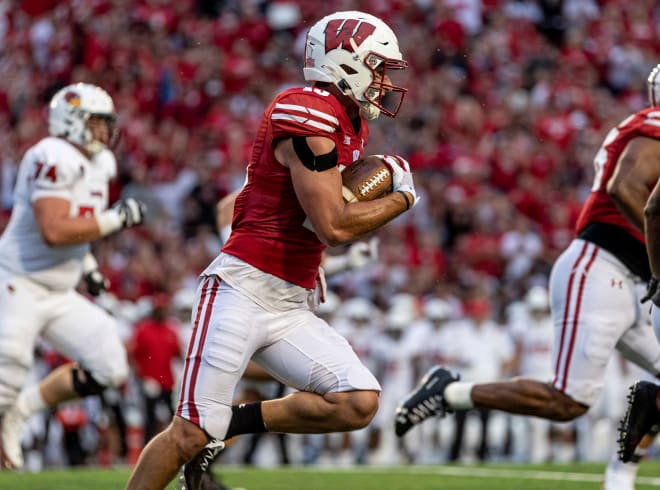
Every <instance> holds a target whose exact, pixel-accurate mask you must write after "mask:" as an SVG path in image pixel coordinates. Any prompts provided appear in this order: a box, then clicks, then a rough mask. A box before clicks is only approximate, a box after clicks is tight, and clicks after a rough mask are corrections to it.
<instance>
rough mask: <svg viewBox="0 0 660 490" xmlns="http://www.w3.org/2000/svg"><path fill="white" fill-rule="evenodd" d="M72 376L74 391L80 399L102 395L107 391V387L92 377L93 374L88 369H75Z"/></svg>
mask: <svg viewBox="0 0 660 490" xmlns="http://www.w3.org/2000/svg"><path fill="white" fill-rule="evenodd" d="M71 374H72V375H73V390H74V391H75V392H76V393H78V395H80V397H86V396H90V395H100V394H101V393H103V391H104V390H105V386H103V385H102V384H100V383H99V382H98V381H96V380H95V379H94V378H93V377H92V373H90V372H89V371H87V370H86V369H81V368H79V367H74V368H73V369H72V370H71Z"/></svg>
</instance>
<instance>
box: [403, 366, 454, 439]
mask: <svg viewBox="0 0 660 490" xmlns="http://www.w3.org/2000/svg"><path fill="white" fill-rule="evenodd" d="M458 379H459V377H458V376H454V375H452V374H451V373H450V372H449V371H448V370H447V369H445V368H443V367H440V366H435V367H433V368H431V369H430V370H429V371H428V372H427V373H426V374H425V375H424V377H423V378H422V379H421V381H420V382H419V383H418V384H417V387H416V388H415V389H414V390H413V391H412V392H411V393H410V394H409V395H408V397H407V398H406V399H405V400H403V401H402V402H401V403H400V404H399V406H398V407H397V409H396V416H395V422H394V428H395V431H396V435H397V436H399V437H401V436H402V435H404V434H405V433H406V432H408V431H409V430H410V429H411V428H412V427H413V426H415V425H417V424H420V423H422V422H423V421H424V420H426V419H427V418H429V417H432V416H434V415H439V416H440V417H443V416H444V415H445V414H446V413H447V412H451V410H450V409H449V407H448V406H447V402H446V401H445V397H444V394H443V393H444V391H445V388H446V387H447V385H448V384H449V383H453V382H454V381H458Z"/></svg>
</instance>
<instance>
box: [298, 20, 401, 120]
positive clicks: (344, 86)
mask: <svg viewBox="0 0 660 490" xmlns="http://www.w3.org/2000/svg"><path fill="white" fill-rule="evenodd" d="M407 66H408V63H407V62H406V61H404V60H403V59H402V56H401V52H400V51H399V42H398V41H397V38H396V36H395V35H394V32H392V29H390V28H389V27H388V26H387V24H385V23H384V22H383V21H382V20H380V19H379V18H378V17H374V16H373V15H370V14H365V13H363V12H358V11H346V12H337V13H334V14H332V15H328V16H326V17H323V18H322V19H321V20H319V21H318V22H317V23H316V24H314V25H313V26H312V27H311V28H310V29H309V32H308V33H307V41H306V43H305V67H304V69H303V72H304V75H305V80H308V81H316V82H328V83H333V84H335V85H336V86H337V87H338V88H339V89H340V90H341V91H342V93H343V94H345V95H347V96H349V97H351V98H352V99H353V100H355V101H356V102H357V103H358V104H359V105H360V107H361V108H362V115H363V116H364V117H365V118H366V119H375V118H377V117H378V116H379V114H380V113H381V112H382V113H383V114H385V115H387V116H390V117H394V116H395V115H396V114H397V112H399V108H400V107H401V103H402V102H403V98H404V96H405V93H406V89H405V88H403V87H399V86H396V85H394V84H392V83H391V80H390V79H389V75H388V73H387V72H388V69H389V70H402V69H404V68H406V67H407ZM386 94H387V99H386V98H385V96H386Z"/></svg>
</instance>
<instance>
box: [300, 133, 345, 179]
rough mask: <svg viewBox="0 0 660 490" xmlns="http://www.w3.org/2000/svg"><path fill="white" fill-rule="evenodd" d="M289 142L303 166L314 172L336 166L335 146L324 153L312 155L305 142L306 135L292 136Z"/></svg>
mask: <svg viewBox="0 0 660 490" xmlns="http://www.w3.org/2000/svg"><path fill="white" fill-rule="evenodd" d="M291 142H292V143H293V149H294V150H295V152H296V155H298V158H299V159H300V161H301V162H302V163H303V165H304V166H305V167H307V168H308V169H310V170H315V171H316V172H323V171H324V170H329V169H331V168H333V167H336V166H337V160H338V157H337V147H336V146H335V147H334V148H333V149H332V151H330V152H329V153H326V154H325V155H314V152H313V151H312V150H311V148H310V147H309V145H308V144H307V137H306V136H292V137H291Z"/></svg>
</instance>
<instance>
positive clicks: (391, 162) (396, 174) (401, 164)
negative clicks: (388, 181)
mask: <svg viewBox="0 0 660 490" xmlns="http://www.w3.org/2000/svg"><path fill="white" fill-rule="evenodd" d="M381 156H382V158H383V161H384V162H385V164H386V165H387V166H388V167H389V168H390V172H391V173H392V190H393V191H394V192H407V193H409V194H410V195H412V197H413V203H412V205H411V206H410V208H413V207H414V206H415V204H417V203H418V202H419V196H418V195H417V193H416V192H415V184H414V183H413V178H412V172H411V171H410V165H409V164H408V162H407V161H406V160H405V159H404V158H401V157H400V156H398V155H381Z"/></svg>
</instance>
